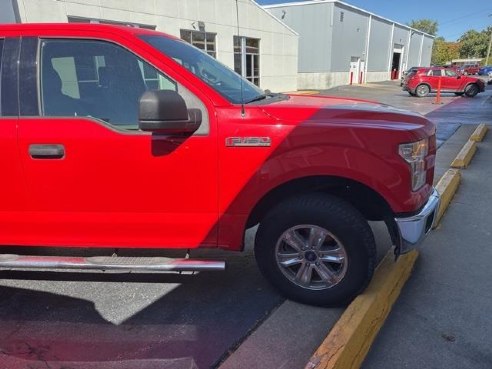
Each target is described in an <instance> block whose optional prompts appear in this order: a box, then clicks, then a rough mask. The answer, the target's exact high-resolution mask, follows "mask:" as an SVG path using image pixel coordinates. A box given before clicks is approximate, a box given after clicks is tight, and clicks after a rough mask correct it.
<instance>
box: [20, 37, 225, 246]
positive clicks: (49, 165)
mask: <svg viewBox="0 0 492 369" xmlns="http://www.w3.org/2000/svg"><path fill="white" fill-rule="evenodd" d="M24 47H25V49H26V50H27V49H30V50H31V51H30V52H28V51H26V53H25V55H24V59H23V60H22V61H21V64H25V65H29V66H31V67H28V68H25V69H26V70H25V74H23V75H21V80H22V82H21V83H25V84H29V83H30V84H32V86H31V88H32V89H34V90H37V93H38V96H37V97H36V99H37V101H39V106H37V107H36V109H35V111H28V110H24V109H23V107H24V105H22V104H23V103H24V102H23V101H22V104H21V117H20V121H19V150H20V155H21V157H22V163H23V166H24V169H25V174H26V178H27V181H28V192H29V195H28V210H29V212H30V217H29V219H28V220H27V221H26V222H25V226H26V227H29V230H30V231H29V234H28V235H26V236H25V237H24V238H23V239H22V240H21V241H22V243H23V244H35V245H37V244H40V245H54V246H61V245H73V246H101V247H104V246H108V247H113V246H122V247H164V246H165V247H181V248H182V247H191V248H193V247H197V246H199V245H203V244H208V245H210V244H215V243H216V233H215V224H216V222H217V163H216V162H217V147H216V139H215V138H214V137H215V135H216V132H215V126H214V125H215V121H214V119H215V118H214V114H211V113H210V112H209V109H211V108H210V107H207V106H206V102H204V101H202V100H200V99H199V98H198V97H197V96H195V95H194V94H193V93H191V92H190V91H189V90H188V89H186V88H185V87H184V86H183V85H181V84H180V83H179V82H178V81H174V80H172V79H170V78H168V77H167V76H166V74H165V73H164V72H161V71H159V70H157V69H156V68H154V67H153V66H152V65H150V64H149V63H147V62H146V61H145V60H142V59H141V58H139V57H138V56H137V55H135V54H133V53H132V52H130V51H128V50H127V49H126V48H123V47H121V46H119V45H116V44H114V43H110V42H105V41H99V40H78V39H73V38H72V39H41V40H37V39H36V40H34V39H31V40H24V41H23V48H24ZM36 58H37V60H36ZM36 76H39V77H36ZM36 86H39V89H37V87H36ZM148 89H170V90H174V91H176V92H178V93H179V94H180V95H181V96H182V97H183V98H184V100H185V101H186V103H187V107H188V108H198V109H200V110H201V111H202V116H203V120H202V124H201V126H200V128H199V129H198V131H197V132H195V133H194V134H193V135H192V136H189V137H183V136H162V135H157V134H152V133H149V132H142V131H139V130H138V101H139V98H140V96H141V95H142V94H143V92H145V91H146V90H148Z"/></svg>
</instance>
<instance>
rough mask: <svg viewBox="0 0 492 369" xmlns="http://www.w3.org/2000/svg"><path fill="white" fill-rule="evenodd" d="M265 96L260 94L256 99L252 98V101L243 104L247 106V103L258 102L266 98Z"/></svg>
mask: <svg viewBox="0 0 492 369" xmlns="http://www.w3.org/2000/svg"><path fill="white" fill-rule="evenodd" d="M267 96H268V95H267V94H261V95H258V96H256V97H253V98H252V99H250V100H248V101H246V102H245V104H249V103H252V102H254V101H260V100H264V99H266V98H267Z"/></svg>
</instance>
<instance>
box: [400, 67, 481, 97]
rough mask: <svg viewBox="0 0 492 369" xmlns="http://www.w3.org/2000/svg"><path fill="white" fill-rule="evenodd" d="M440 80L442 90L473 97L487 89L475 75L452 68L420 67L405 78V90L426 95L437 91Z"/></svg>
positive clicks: (421, 95) (416, 94)
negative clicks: (466, 74)
mask: <svg viewBox="0 0 492 369" xmlns="http://www.w3.org/2000/svg"><path fill="white" fill-rule="evenodd" d="M439 81H440V83H441V92H453V93H455V94H456V95H458V96H459V95H463V94H465V95H466V96H468V97H473V96H475V95H477V94H478V93H479V92H483V91H485V83H484V82H483V81H482V80H481V79H479V78H474V77H468V76H463V75H461V74H459V73H457V72H456V71H455V70H453V69H451V68H442V67H432V68H418V69H417V70H415V71H414V72H412V73H409V74H408V75H407V76H406V77H405V80H404V83H403V90H404V91H408V93H409V94H410V95H412V96H418V97H424V96H427V95H428V94H429V93H430V92H437V89H438V86H439Z"/></svg>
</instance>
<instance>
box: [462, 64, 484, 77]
mask: <svg viewBox="0 0 492 369" xmlns="http://www.w3.org/2000/svg"><path fill="white" fill-rule="evenodd" d="M462 70H463V74H465V75H474V74H478V72H479V71H480V64H465V65H463V68H462Z"/></svg>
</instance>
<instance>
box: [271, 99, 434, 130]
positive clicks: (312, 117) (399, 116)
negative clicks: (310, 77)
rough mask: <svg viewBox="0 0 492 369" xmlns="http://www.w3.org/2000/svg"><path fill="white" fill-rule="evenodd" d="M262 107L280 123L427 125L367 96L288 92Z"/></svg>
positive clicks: (411, 114)
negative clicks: (365, 98) (283, 96)
mask: <svg viewBox="0 0 492 369" xmlns="http://www.w3.org/2000/svg"><path fill="white" fill-rule="evenodd" d="M262 109H263V110H264V111H265V112H266V113H267V114H269V115H271V116H272V117H274V118H276V119H277V120H279V121H281V122H282V123H283V124H295V125H298V124H300V123H301V124H302V123H309V124H323V123H329V124H330V125H338V124H343V125H347V124H348V125H360V126H366V127H368V126H377V127H379V128H388V129H394V130H412V129H418V128H423V127H426V128H427V127H428V126H429V124H430V122H429V121H428V120H427V119H426V118H425V117H424V116H422V115H421V114H418V113H415V112H411V111H407V110H403V109H399V108H395V107H393V106H390V105H385V104H380V103H377V102H373V101H368V100H359V99H351V98H340V97H328V96H312V95H310V96H306V95H289V98H288V99H285V100H282V101H276V102H271V103H269V104H265V105H262Z"/></svg>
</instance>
